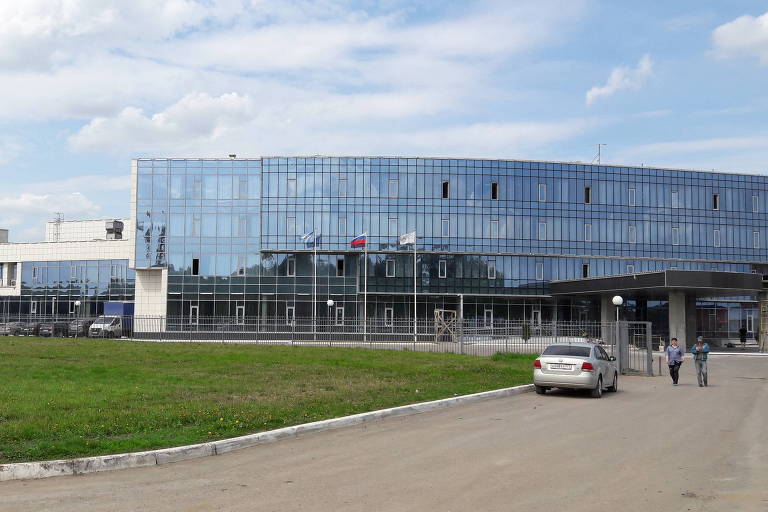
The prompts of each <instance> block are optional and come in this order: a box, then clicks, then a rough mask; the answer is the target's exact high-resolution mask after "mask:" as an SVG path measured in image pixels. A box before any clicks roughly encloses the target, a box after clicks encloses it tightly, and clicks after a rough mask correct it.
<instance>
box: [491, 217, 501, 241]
mask: <svg viewBox="0 0 768 512" xmlns="http://www.w3.org/2000/svg"><path fill="white" fill-rule="evenodd" d="M491 238H499V221H497V220H492V221H491Z"/></svg>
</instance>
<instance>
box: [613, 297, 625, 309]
mask: <svg viewBox="0 0 768 512" xmlns="http://www.w3.org/2000/svg"><path fill="white" fill-rule="evenodd" d="M611 301H612V302H613V305H614V306H617V307H618V306H621V305H622V304H624V299H622V298H621V295H615V296H614V297H613V299H611Z"/></svg>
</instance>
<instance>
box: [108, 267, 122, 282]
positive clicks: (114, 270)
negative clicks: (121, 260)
mask: <svg viewBox="0 0 768 512" xmlns="http://www.w3.org/2000/svg"><path fill="white" fill-rule="evenodd" d="M119 270H120V267H119V266H118V265H112V266H111V267H110V269H109V277H110V278H111V279H117V278H118V277H120V275H119Z"/></svg>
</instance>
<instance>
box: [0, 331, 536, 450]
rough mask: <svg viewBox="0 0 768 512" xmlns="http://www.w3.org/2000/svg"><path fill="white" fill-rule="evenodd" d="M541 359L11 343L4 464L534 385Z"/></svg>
mask: <svg viewBox="0 0 768 512" xmlns="http://www.w3.org/2000/svg"><path fill="white" fill-rule="evenodd" d="M534 358H535V356H531V355H515V354H505V355H500V354H499V355H496V356H493V357H490V358H481V357H474V356H461V355H454V354H429V353H421V352H409V351H391V350H367V349H345V348H327V347H324V348H314V347H312V348H311V347H282V346H272V347H265V346H252V345H251V346H249V345H218V344H205V343H200V344H187V343H184V344H178V343H139V342H127V341H114V340H90V339H79V340H74V339H55V338H54V339H51V338H17V337H10V338H8V337H6V338H0V383H1V385H2V388H0V390H1V391H0V462H18V461H31V460H50V459H57V458H70V457H80V456H86V455H102V454H108V453H120V452H127V451H138V450H147V449H153V448H162V447H169V446H179V445H184V444H192V443H199V442H205V441H210V440H215V439H222V438H226V437H233V436H238V435H243V434H247V433H252V432H259V431H264V430H271V429H274V428H279V427H284V426H288V425H297V424H300V423H306V422H309V421H315V420H320V419H327V418H334V417H338V416H345V415H348V414H355V413H359V412H365V411H372V410H376V409H382V408H385V407H393V406H397V405H404V404H410V403H415V402H423V401H427V400H434V399H438V398H445V397H450V396H454V395H462V394H467V393H475V392H479V391H486V390H490V389H497V388H502V387H508V386H514V385H518V384H525V383H529V382H531V379H532V372H531V364H532V363H531V362H532V361H533V359H534Z"/></svg>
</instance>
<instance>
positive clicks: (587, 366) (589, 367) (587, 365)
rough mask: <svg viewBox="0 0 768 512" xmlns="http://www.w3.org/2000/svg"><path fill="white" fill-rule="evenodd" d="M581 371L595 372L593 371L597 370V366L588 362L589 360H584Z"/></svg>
mask: <svg viewBox="0 0 768 512" xmlns="http://www.w3.org/2000/svg"><path fill="white" fill-rule="evenodd" d="M581 371H583V372H593V371H595V367H594V366H592V363H588V362H586V361H584V362H583V363H581Z"/></svg>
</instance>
